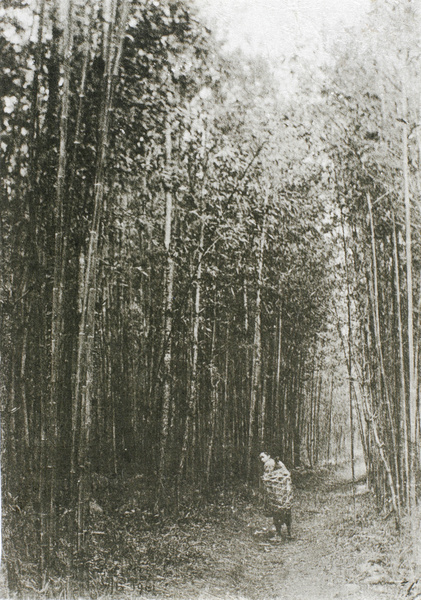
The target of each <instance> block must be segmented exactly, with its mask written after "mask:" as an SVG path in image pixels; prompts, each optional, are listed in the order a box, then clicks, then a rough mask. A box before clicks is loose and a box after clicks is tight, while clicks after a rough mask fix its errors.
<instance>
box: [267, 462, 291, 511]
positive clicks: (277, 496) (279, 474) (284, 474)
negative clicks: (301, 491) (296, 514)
mask: <svg viewBox="0 0 421 600" xmlns="http://www.w3.org/2000/svg"><path fill="white" fill-rule="evenodd" d="M262 482H263V489H264V491H265V496H266V502H267V504H268V505H269V507H270V508H271V509H274V510H276V509H279V508H283V509H288V508H291V506H292V500H293V494H292V482H291V475H290V473H289V471H288V470H287V468H286V467H285V466H284V465H283V464H282V463H280V465H279V466H278V468H276V467H275V468H274V469H273V470H270V471H266V472H265V473H264V475H262Z"/></svg>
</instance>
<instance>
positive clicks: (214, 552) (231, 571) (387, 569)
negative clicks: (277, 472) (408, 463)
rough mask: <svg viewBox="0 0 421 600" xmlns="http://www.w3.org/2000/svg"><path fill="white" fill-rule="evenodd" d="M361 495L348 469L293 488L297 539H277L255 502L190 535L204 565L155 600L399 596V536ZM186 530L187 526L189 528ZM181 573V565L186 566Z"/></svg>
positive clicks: (323, 599)
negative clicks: (355, 491)
mask: <svg viewBox="0 0 421 600" xmlns="http://www.w3.org/2000/svg"><path fill="white" fill-rule="evenodd" d="M358 491H359V493H358V494H357V496H356V514H357V519H356V522H355V523H354V517H353V501H352V486H351V484H350V481H349V480H348V477H347V473H346V472H344V471H338V472H336V473H335V474H334V476H329V477H325V478H323V479H320V480H318V481H313V483H312V485H306V486H305V487H304V488H303V489H297V490H296V502H295V505H296V507H295V510H294V527H293V539H292V540H287V539H286V532H285V533H284V535H283V536H282V537H276V536H275V535H274V532H273V531H272V522H271V519H270V518H268V517H266V516H264V515H263V514H260V513H256V509H255V507H254V509H252V508H251V507H249V508H246V509H242V510H240V511H238V508H236V507H235V506H234V507H231V510H232V513H233V517H234V518H233V519H232V520H231V519H230V520H229V521H228V526H227V524H226V523H225V526H223V524H222V523H220V522H218V523H214V524H212V523H208V524H207V525H206V526H205V527H203V526H202V528H201V531H200V536H199V539H197V538H196V539H194V537H193V538H192V539H191V543H192V544H193V545H195V548H196V550H197V551H199V552H200V554H201V555H202V558H203V559H204V560H203V567H202V568H197V569H196V568H195V567H192V568H191V569H190V571H189V573H188V574H187V572H184V573H181V572H180V573H179V574H178V576H177V574H175V573H174V576H175V577H174V578H173V579H172V581H171V582H167V583H166V584H165V585H163V587H160V586H158V588H159V587H160V589H158V588H156V589H155V594H154V595H151V596H149V597H150V598H163V597H165V598H168V597H170V598H180V599H187V598H189V599H190V598H191V599H193V598H195V599H200V600H205V599H208V600H216V599H227V600H228V599H231V600H240V599H247V600H255V599H256V600H257V599H279V600H281V599H282V600H330V599H334V598H336V599H338V598H339V599H341V600H342V599H343V600H357V599H360V600H361V599H366V600H389V599H390V600H394V599H396V598H398V597H399V596H400V594H402V593H403V591H404V590H403V587H402V586H401V585H400V583H399V582H400V581H401V580H402V578H403V574H402V573H399V571H400V566H399V562H401V561H400V558H399V550H398V547H399V537H398V536H397V535H396V534H395V533H394V530H393V529H394V528H393V524H392V523H391V522H388V521H387V520H383V519H380V518H378V517H377V516H376V514H375V513H374V512H373V508H374V506H373V499H372V497H371V496H370V494H368V493H364V489H363V487H362V486H359V488H358ZM186 533H187V531H186ZM183 571H184V569H183Z"/></svg>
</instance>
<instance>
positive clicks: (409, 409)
mask: <svg viewBox="0 0 421 600" xmlns="http://www.w3.org/2000/svg"><path fill="white" fill-rule="evenodd" d="M419 25H420V6H419V3H414V4H411V3H406V2H402V3H400V4H393V3H390V4H389V3H386V4H385V6H384V7H377V8H376V9H375V10H373V11H372V13H371V15H370V17H369V21H368V28H369V29H370V32H374V34H373V35H371V33H370V35H368V34H367V32H366V31H364V32H360V37H359V39H358V44H359V47H357V45H356V44H355V43H352V42H349V41H348V42H347V45H346V47H342V48H341V58H340V60H339V62H338V65H337V67H336V68H335V69H334V72H330V74H329V79H330V82H332V83H329V84H328V85H325V84H322V86H321V88H320V89H321V93H322V94H323V96H324V98H325V99H326V103H325V105H324V107H323V109H322V110H321V111H319V109H317V111H316V112H317V113H318V117H317V118H318V119H321V120H322V122H324V123H325V125H324V126H323V127H324V130H323V136H325V139H326V138H329V144H328V145H327V146H326V148H329V150H328V152H329V155H330V158H331V163H330V166H329V169H330V173H331V187H332V193H333V194H334V195H335V196H336V207H337V208H336V211H337V218H338V231H337V235H338V245H340V244H342V252H343V257H342V263H343V266H342V268H343V275H342V277H343V280H345V282H346V287H345V288H343V292H342V293H343V294H344V296H343V297H344V304H345V303H346V304H347V306H348V309H347V315H345V316H342V317H341V318H340V319H339V318H338V325H339V328H340V329H341V337H342V347H343V354H344V358H345V359H346V362H347V364H348V377H349V381H350V399H351V403H352V405H353V406H354V409H355V413H356V422H357V426H358V428H359V431H360V436H361V440H362V443H363V450H364V455H365V461H366V464H367V469H368V477H369V480H370V483H371V486H372V487H373V488H374V489H375V491H376V494H377V497H378V501H379V506H380V507H381V508H382V509H383V510H384V511H385V514H388V515H394V517H395V519H396V524H397V526H398V527H399V526H400V524H401V517H402V516H403V515H404V514H405V513H406V514H412V517H413V519H412V525H413V530H414V533H415V532H416V531H417V528H418V527H419V524H417V523H418V521H417V519H419V517H417V518H415V515H416V504H417V499H418V496H419V491H418V487H419V474H420V460H421V454H420V447H421V446H420V402H419V375H418V373H419V344H420V307H421V304H420V299H421V297H420V293H419V289H420V287H419V286H420V275H419V256H420V255H419V206H420V205H419V197H420V192H421V188H420V181H421V180H420V157H421V153H420V149H421V145H420V143H421V137H420V131H419V122H420V105H419V91H420V85H419V79H420V62H419V54H417V52H418V50H417V48H418V46H419V41H418V33H417V32H418V29H417V28H419ZM367 31H368V29H367ZM367 54H368V55H370V56H371V58H370V59H368V58H367ZM326 109H327V110H328V111H329V114H330V115H334V117H333V119H332V120H331V122H330V123H327V120H326V116H327V114H328V113H327V112H326ZM322 113H323V116H322ZM329 118H330V117H329ZM326 125H327V128H326ZM339 321H340V322H339ZM417 535H418V534H416V536H417Z"/></svg>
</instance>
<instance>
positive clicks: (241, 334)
mask: <svg viewBox="0 0 421 600" xmlns="http://www.w3.org/2000/svg"><path fill="white" fill-rule="evenodd" d="M30 10H33V11H34V16H35V18H34V20H33V28H32V30H31V31H30V34H28V35H27V34H26V32H25V31H24V30H23V26H22V25H21V28H20V25H19V23H20V21H22V18H23V17H22V12H23V14H26V13H25V11H26V12H28V11H30ZM7 14H8V17H9V20H8V21H6V25H7V27H9V28H10V27H12V28H14V30H15V31H16V39H8V37H7V35H6V33H5V35H4V36H3V42H2V56H3V59H2V63H3V64H4V67H3V72H2V77H3V80H4V83H3V86H4V89H5V91H6V97H7V100H5V102H4V104H3V113H2V118H3V132H4V133H3V134H2V149H3V152H4V157H5V160H4V161H3V162H2V165H3V166H2V169H3V172H2V180H3V187H2V203H3V210H2V253H3V255H2V262H3V265H4V269H3V270H2V329H3V331H4V337H3V343H2V380H3V386H4V390H5V392H6V393H5V395H4V398H5V399H4V405H3V407H2V411H3V412H2V414H3V419H2V426H3V436H4V446H3V448H4V453H3V489H4V490H7V492H6V499H5V505H6V507H9V509H10V510H6V521H5V522H6V527H7V528H8V529H7V530H9V531H13V530H16V528H17V527H19V522H21V523H22V521H19V519H25V518H27V519H28V522H31V526H27V528H26V535H25V536H24V538H23V539H22V544H23V545H22V546H19V543H20V542H19V541H18V540H16V538H13V536H12V537H10V538H9V539H7V537H6V539H5V547H6V550H5V552H6V555H7V556H8V557H10V558H9V560H8V562H7V566H8V577H9V584H10V585H11V586H12V587H13V584H14V581H15V580H17V579H18V573H17V572H18V571H19V569H18V567H17V566H16V565H17V564H18V563H17V562H16V560H14V557H16V556H17V555H19V553H21V554H22V555H25V553H26V555H27V558H28V559H31V556H29V555H30V554H31V552H32V553H34V554H35V555H36V556H37V557H39V573H40V576H41V578H44V579H42V581H41V582H40V585H41V586H42V585H43V581H44V583H45V577H47V573H49V572H51V570H52V569H53V570H54V569H56V570H57V569H58V570H59V571H60V570H65V569H66V568H67V569H68V568H71V564H72V561H73V559H74V558H75V557H79V558H80V557H81V556H83V552H84V547H85V545H86V540H87V539H88V537H89V510H90V498H91V495H90V494H91V489H92V480H93V478H95V477H108V478H113V477H115V478H123V477H131V476H136V475H138V476H140V475H141V476H144V477H146V478H148V480H151V481H152V482H153V486H154V487H155V498H156V504H157V507H161V508H162V507H165V506H166V505H167V504H168V503H170V504H171V505H174V501H175V499H176V497H177V495H178V493H179V492H180V490H182V489H183V486H185V485H187V484H189V485H194V486H198V487H199V489H202V490H203V491H204V492H205V491H206V490H207V489H210V487H214V486H215V485H228V484H230V483H231V482H232V481H246V480H250V481H251V480H253V478H254V477H255V464H256V463H257V461H256V457H257V456H258V453H259V452H260V450H261V448H262V446H263V445H264V446H265V447H266V448H270V450H271V451H272V452H274V453H275V452H276V453H278V454H279V455H282V456H283V458H284V460H285V461H286V462H288V464H290V465H294V464H295V465H298V464H299V463H300V459H301V437H302V436H301V431H302V429H303V427H304V426H303V422H304V418H303V411H304V398H305V396H306V385H307V384H306V381H307V379H308V375H309V373H310V372H311V369H312V368H313V367H312V365H314V360H315V356H316V354H317V349H318V335H319V334H320V333H321V332H322V331H323V330H324V329H325V321H326V319H325V314H326V311H327V307H328V301H327V300H328V295H329V289H330V287H331V281H330V258H331V251H330V249H329V247H328V244H327V243H326V241H325V239H324V236H323V212H324V210H323V206H322V203H320V202H318V199H317V189H318V186H319V184H320V168H319V167H318V166H317V165H313V166H310V167H308V168H307V169H306V171H305V172H304V171H303V169H301V168H297V165H298V164H299V163H300V161H301V159H302V158H303V156H304V155H305V151H306V148H307V144H306V143H304V142H303V143H301V144H300V143H299V144H298V145H297V146H295V141H296V140H298V137H297V135H296V134H295V133H294V132H291V131H288V128H287V127H286V126H284V125H283V124H282V122H279V118H278V117H277V108H278V106H277V100H276V94H275V92H274V88H273V85H272V83H271V78H270V75H269V71H268V70H267V69H266V70H265V68H264V65H262V64H259V63H256V64H253V63H248V64H247V63H241V62H240V61H239V60H238V61H236V60H235V59H232V60H228V59H223V58H222V57H221V56H219V55H218V53H217V52H216V50H215V47H214V43H213V41H212V38H211V35H210V34H209V32H208V31H207V30H206V29H205V28H203V27H202V26H201V25H200V24H199V22H198V21H197V19H196V18H195V16H194V12H192V10H191V11H190V12H189V11H188V10H187V8H186V7H185V6H184V5H183V4H182V3H177V2H175V3H174V2H172V3H169V4H168V5H167V4H165V3H157V2H145V3H143V2H142V3H140V2H139V3H136V2H131V3H130V4H129V3H128V2H125V1H118V2H117V1H116V0H112V1H109V2H108V1H104V2H99V3H95V2H88V3H81V2H77V1H76V0H75V1H72V0H70V1H69V2H67V3H61V2H60V3H54V2H49V1H48V0H40V2H38V3H36V4H34V6H32V4H30V5H29V6H27V7H24V8H22V7H20V4H19V3H17V4H14V3H13V2H10V3H9V7H8V13H7ZM7 27H6V26H5V31H9V37H10V29H9V30H7ZM25 35H27V37H25ZM234 71H235V73H236V77H235V78H234V76H233V73H234ZM271 127H273V131H272V130H271V129H270V128H271ZM298 142H299V140H298ZM309 219H311V223H310V222H309ZM319 404H320V403H319ZM30 515H32V517H31V516H30ZM12 539H14V542H13V541H12ZM64 539H66V540H67V542H66V544H65V545H64V546H63V540H64ZM59 540H61V541H60V542H59ZM66 548H68V551H67V550H66V551H65V549H66ZM38 549H39V550H38ZM66 565H67V567H66Z"/></svg>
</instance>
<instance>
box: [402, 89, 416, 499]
mask: <svg viewBox="0 0 421 600" xmlns="http://www.w3.org/2000/svg"><path fill="white" fill-rule="evenodd" d="M402 98H403V116H404V122H403V125H402V171H403V192H404V202H405V232H406V238H405V241H406V244H405V247H406V284H407V296H408V306H407V308H408V361H409V382H408V384H409V450H410V461H409V462H410V465H409V466H410V473H409V498H410V505H411V509H412V508H413V507H415V504H416V482H415V471H416V447H415V441H416V413H417V382H416V380H415V362H414V324H413V299H412V298H413V285H412V234H411V201H410V197H409V174H408V125H407V122H406V120H405V118H406V115H407V100H406V90H405V89H403V94H402Z"/></svg>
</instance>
